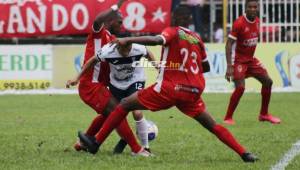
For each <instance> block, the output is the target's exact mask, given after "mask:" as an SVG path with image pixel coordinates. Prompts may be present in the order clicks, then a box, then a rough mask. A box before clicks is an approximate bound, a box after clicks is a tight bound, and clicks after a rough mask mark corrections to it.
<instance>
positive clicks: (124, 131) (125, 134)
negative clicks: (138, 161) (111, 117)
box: [116, 118, 142, 153]
mask: <svg viewBox="0 0 300 170" xmlns="http://www.w3.org/2000/svg"><path fill="white" fill-rule="evenodd" d="M116 130H117V132H118V134H119V135H120V136H121V137H122V139H124V140H125V141H126V142H127V143H128V145H129V146H130V148H131V150H132V152H135V153H137V152H139V151H140V150H141V149H142V147H141V146H140V145H139V144H138V142H137V140H136V138H135V136H134V134H133V132H132V130H131V128H130V126H129V124H128V121H127V119H126V118H125V119H123V121H122V122H121V124H120V125H119V126H118V127H117V129H116Z"/></svg>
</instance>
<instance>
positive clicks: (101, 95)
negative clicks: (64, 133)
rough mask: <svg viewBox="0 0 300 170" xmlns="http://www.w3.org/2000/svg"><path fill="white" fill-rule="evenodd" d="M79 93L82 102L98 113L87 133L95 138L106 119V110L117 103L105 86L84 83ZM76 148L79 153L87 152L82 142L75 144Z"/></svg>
mask: <svg viewBox="0 0 300 170" xmlns="http://www.w3.org/2000/svg"><path fill="white" fill-rule="evenodd" d="M78 91H79V96H80V98H81V100H82V101H84V103H86V104H87V105H89V106H90V107H91V108H92V109H94V110H95V111H96V112H97V116H96V117H95V118H94V119H93V120H92V122H91V124H90V125H89V126H88V128H87V130H86V132H85V134H86V135H88V136H94V135H95V134H96V133H97V132H98V131H99V129H100V128H101V126H102V124H103V122H104V121H105V119H106V116H105V115H104V114H103V113H104V108H105V107H107V106H109V107H114V106H116V104H117V101H116V100H115V99H113V98H112V99H110V98H111V94H110V92H109V91H108V90H107V89H106V87H105V86H104V85H103V84H90V83H84V82H82V83H80V84H79V87H78ZM74 148H75V149H76V150H77V151H80V150H85V147H84V146H83V145H82V144H81V143H80V141H77V142H76V143H75V145H74Z"/></svg>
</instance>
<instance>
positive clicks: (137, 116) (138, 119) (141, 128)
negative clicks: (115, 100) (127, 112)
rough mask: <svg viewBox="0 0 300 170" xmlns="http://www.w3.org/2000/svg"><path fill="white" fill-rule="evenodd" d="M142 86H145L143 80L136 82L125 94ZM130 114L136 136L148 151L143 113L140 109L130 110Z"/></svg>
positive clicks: (146, 127) (146, 129) (142, 87)
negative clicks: (133, 121)
mask: <svg viewBox="0 0 300 170" xmlns="http://www.w3.org/2000/svg"><path fill="white" fill-rule="evenodd" d="M144 87H145V82H136V83H134V84H132V85H131V86H130V87H129V88H128V89H127V94H128V96H130V95H131V94H133V93H135V92H136V91H139V90H142V89H144ZM132 115H133V118H134V120H135V125H136V130H137V135H138V138H139V139H140V142H141V144H142V146H143V147H144V148H146V149H147V150H148V151H150V149H149V141H148V124H147V120H146V118H145V115H144V114H143V112H142V111H141V110H134V111H132Z"/></svg>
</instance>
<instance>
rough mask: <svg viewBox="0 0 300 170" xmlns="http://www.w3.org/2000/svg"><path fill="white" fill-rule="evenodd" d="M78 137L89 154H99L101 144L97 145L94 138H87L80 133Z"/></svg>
mask: <svg viewBox="0 0 300 170" xmlns="http://www.w3.org/2000/svg"><path fill="white" fill-rule="evenodd" d="M78 137H79V139H80V142H81V143H82V144H83V145H84V146H85V147H86V149H87V151H88V152H89V153H92V154H96V153H97V152H98V150H99V147H100V144H99V143H97V141H96V138H95V137H94V136H87V135H85V134H84V133H82V132H80V131H78Z"/></svg>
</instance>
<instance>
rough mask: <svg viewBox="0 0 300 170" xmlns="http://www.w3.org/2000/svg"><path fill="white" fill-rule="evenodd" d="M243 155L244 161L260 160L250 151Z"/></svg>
mask: <svg viewBox="0 0 300 170" xmlns="http://www.w3.org/2000/svg"><path fill="white" fill-rule="evenodd" d="M241 157H242V159H243V161H244V162H251V163H253V162H256V161H258V160H259V159H258V157H256V156H255V155H254V154H252V153H249V152H245V153H244V154H243V155H242V156H241Z"/></svg>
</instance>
